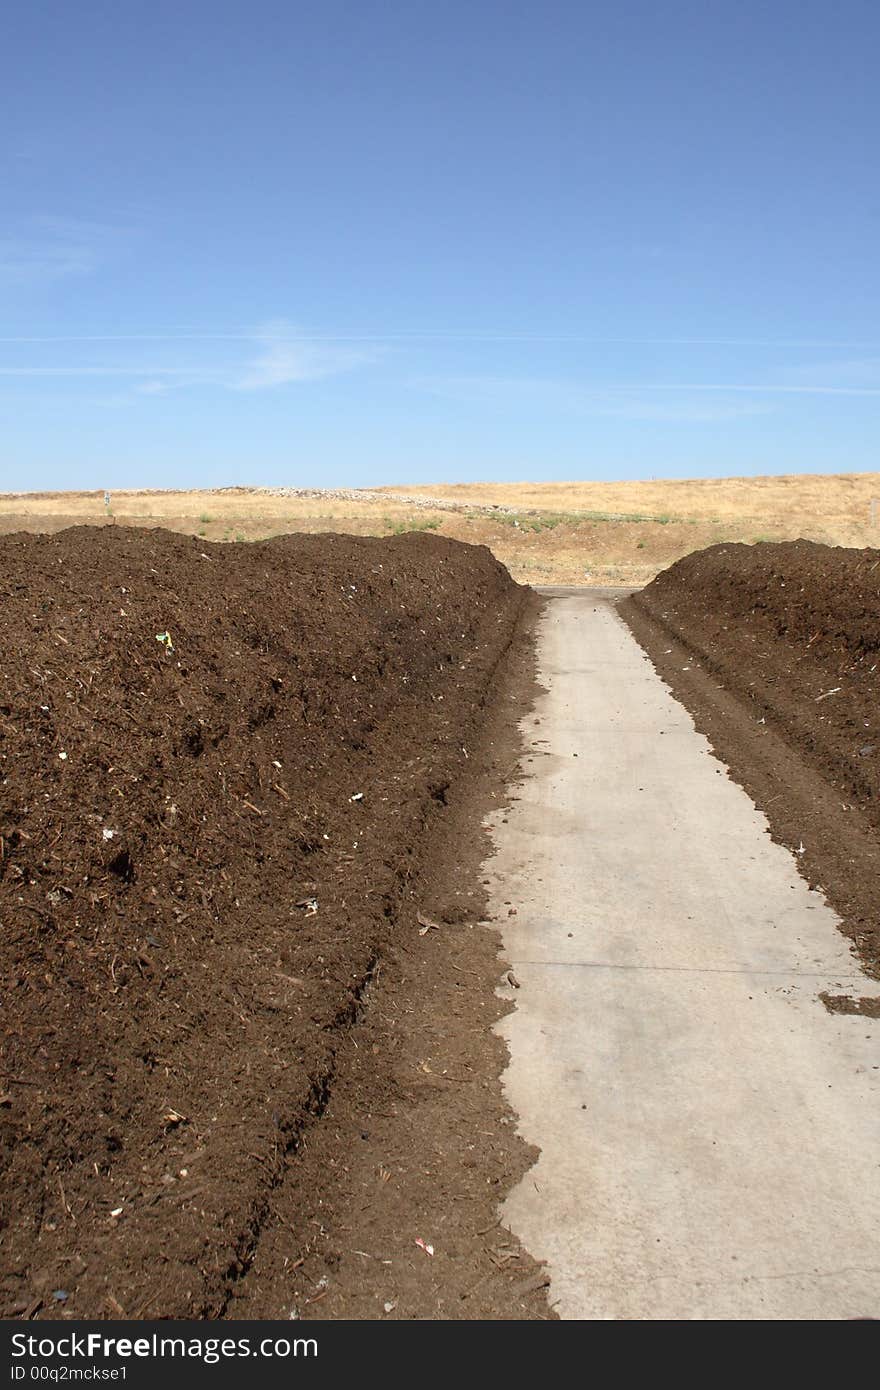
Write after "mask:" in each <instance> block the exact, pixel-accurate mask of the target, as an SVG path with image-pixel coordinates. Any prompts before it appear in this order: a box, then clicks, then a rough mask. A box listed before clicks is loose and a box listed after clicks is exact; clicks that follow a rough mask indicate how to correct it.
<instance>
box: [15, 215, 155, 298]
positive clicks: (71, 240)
mask: <svg viewBox="0 0 880 1390" xmlns="http://www.w3.org/2000/svg"><path fill="white" fill-rule="evenodd" d="M131 235H132V233H131V229H130V228H126V227H121V226H111V225H109V224H105V223H102V222H89V221H84V220H82V219H78V218H69V217H34V218H30V219H29V220H28V221H27V222H26V223H24V224H20V226H19V228H18V230H17V231H16V233H15V234H14V235H7V236H5V237H2V238H0V286H2V287H3V288H5V289H10V290H12V289H16V288H21V289H27V288H30V287H33V286H36V285H43V284H47V283H50V282H51V281H53V280H63V279H67V278H68V277H70V276H81V275H90V274H92V273H93V272H94V271H95V270H97V269H98V267H99V265H100V264H101V262H102V261H104V260H106V259H107V257H108V256H110V255H111V254H112V252H113V251H114V250H115V249H116V248H117V247H118V246H119V245H121V244H122V243H123V242H124V241H125V240H127V239H128V238H130V236H131Z"/></svg>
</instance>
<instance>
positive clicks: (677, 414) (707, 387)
mask: <svg viewBox="0 0 880 1390" xmlns="http://www.w3.org/2000/svg"><path fill="white" fill-rule="evenodd" d="M411 384H413V385H415V386H417V387H420V388H422V389H425V390H428V391H430V392H432V394H435V395H440V396H445V397H448V398H452V399H456V400H464V401H470V402H474V403H477V404H487V405H492V404H495V405H499V406H504V408H505V409H507V408H516V407H517V406H518V405H519V406H522V405H524V404H529V403H531V404H533V405H538V406H540V407H542V408H546V409H560V410H566V411H574V412H577V413H579V414H591V415H614V416H618V417H621V418H622V417H629V418H632V419H643V420H647V419H655V420H681V421H686V420H693V421H694V422H699V421H712V420H731V419H735V418H737V417H740V416H746V415H763V414H767V413H768V411H770V410H771V409H772V405H771V404H769V403H768V401H767V397H771V396H775V395H779V396H786V395H798V396H801V395H805V396H826V395H831V396H868V397H871V396H880V383H878V386H877V387H869V386H858V385H851V386H850V385H847V386H843V385H840V386H838V385H834V384H825V383H815V382H813V383H810V384H791V383H785V382H783V383H779V384H773V383H769V384H768V383H743V382H723V381H716V382H656V381H614V382H596V383H591V382H576V381H570V380H566V381H559V380H552V379H545V378H523V377H503V376H481V375H473V376H461V377H423V378H420V379H418V380H416V381H415V382H413V383H411ZM666 397H668V398H669V399H668V400H667V399H664V398H666ZM725 397H734V398H738V397H744V398H748V399H742V400H739V399H735V400H729V399H728V400H725ZM713 398H714V399H713Z"/></svg>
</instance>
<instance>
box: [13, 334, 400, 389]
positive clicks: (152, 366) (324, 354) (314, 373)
mask: <svg viewBox="0 0 880 1390" xmlns="http://www.w3.org/2000/svg"><path fill="white" fill-rule="evenodd" d="M180 336H181V337H185V336H186V335H180ZM201 336H202V335H192V337H193V338H199V337H201ZM205 337H206V338H213V339H215V340H216V341H219V342H224V343H226V342H247V343H250V344H252V346H253V352H252V354H250V355H243V360H238V361H232V362H228V363H224V362H218V363H211V362H207V361H205V360H201V361H199V362H198V363H191V364H189V365H186V364H170V363H165V364H163V363H162V362H161V361H158V362H157V361H156V360H151V361H149V362H148V363H146V364H144V363H132V364H126V363H124V362H114V363H100V364H93V363H77V362H68V363H64V364H62V365H55V364H51V365H37V364H34V365H27V366H24V365H21V364H19V363H14V364H8V365H3V364H0V377H33V378H48V379H52V378H58V377H83V378H86V379H88V378H100V377H105V378H108V379H111V380H112V379H116V380H119V379H120V378H122V379H124V378H130V379H132V381H133V382H134V383H136V384H134V385H133V386H132V388H131V389H132V390H133V391H134V392H135V393H136V394H137V395H142V396H160V395H164V394H166V393H167V392H169V391H172V390H180V389H184V388H188V387H189V388H191V387H204V386H214V387H219V388H221V389H225V390H230V391H244V392H248V391H265V390H271V389H273V388H278V387H284V386H290V385H296V384H298V383H303V382H309V381H318V380H320V379H321V378H324V377H332V376H338V375H340V374H341V373H344V372H351V371H354V370H356V369H357V368H359V367H364V366H368V365H370V364H371V363H374V362H376V361H378V360H379V358H380V357H381V356H382V355H383V353H384V349H383V348H382V347H380V346H379V345H377V344H371V345H370V346H368V347H363V346H359V347H354V346H351V345H350V344H347V343H346V344H343V343H338V342H335V341H324V340H316V339H310V338H307V337H301V336H300V335H298V334H297V330H296V328H295V326H294V325H292V324H290V323H288V322H287V321H286V320H277V321H274V322H272V323H268V324H263V325H261V326H260V327H258V328H256V329H253V330H252V331H251V332H250V333H241V334H216V335H205ZM0 341H4V340H2V339H0ZM5 341H7V342H9V341H10V340H9V339H7V340H5ZM34 341H37V340H34ZM52 341H55V340H52ZM57 341H68V342H74V341H83V342H86V341H96V339H82V340H77V339H58V340H57ZM105 341H125V342H131V343H143V342H150V343H156V342H162V341H171V339H170V338H168V339H163V337H162V335H160V334H144V335H119V336H118V338H116V339H113V338H110V339H106V340H105ZM157 355H158V354H157Z"/></svg>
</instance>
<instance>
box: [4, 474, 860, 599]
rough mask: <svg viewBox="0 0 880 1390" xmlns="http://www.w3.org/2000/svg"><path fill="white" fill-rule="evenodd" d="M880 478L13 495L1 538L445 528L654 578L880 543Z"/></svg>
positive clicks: (532, 559)
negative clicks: (771, 549) (151, 531)
mask: <svg viewBox="0 0 880 1390" xmlns="http://www.w3.org/2000/svg"><path fill="white" fill-rule="evenodd" d="M874 499H880V474H878V473H839V474H829V475H824V476H817V475H811V474H792V475H789V476H786V477H766V478H721V479H710V480H694V481H691V480H681V481H678V480H676V481H662V480H657V481H651V482H624V483H450V484H438V485H434V486H422V485H419V486H413V487H411V488H406V487H393V488H391V487H389V488H374V489H369V490H366V489H330V490H319V489H315V490H308V491H304V490H297V489H293V488H291V489H280V488H276V489H261V488H222V489H211V490H204V491H189V492H183V491H181V492H158V491H157V492H153V491H129V492H114V493H113V494H112V495H111V499H110V506H109V508H108V507H107V506H105V503H104V494H103V492H52V493H3V494H0V532H8V531H19V530H25V531H58V530H61V529H62V528H63V527H65V526H76V525H83V524H87V525H97V526H115V525H126V526H166V527H169V528H170V529H171V530H174V531H182V532H185V533H188V534H193V535H198V536H203V537H204V538H205V539H206V540H212V541H250V540H258V539H260V538H263V537H266V536H273V535H279V534H282V533H284V532H289V531H308V532H320V531H343V532H348V533H350V534H353V535H359V536H382V535H390V534H392V533H394V532H397V531H402V530H432V531H437V532H439V533H440V534H442V535H445V536H452V537H455V538H456V539H458V540H464V541H471V542H473V543H474V544H478V545H488V546H489V547H490V549H491V550H492V551H493V552H494V554H495V555H497V556H498V558H499V559H500V560H502V561H503V562H504V564H505V565H507V567H508V569H509V570H510V572H511V574H513V576H514V578H516V579H519V580H522V581H524V582H527V583H533V584H620V585H642V584H645V583H647V582H648V580H650V579H651V578H653V576H654V575H655V574H657V573H658V571H659V570H661V569H665V568H666V566H667V565H670V564H671V563H672V562H673V561H674V560H677V559H679V558H680V557H681V556H682V555H686V554H688V552H690V551H692V550H699V549H702V548H703V547H704V546H707V545H714V544H715V543H716V542H718V541H745V542H748V543H750V544H751V543H755V542H758V541H765V540H774V541H776V540H791V539H794V538H796V537H798V536H802V537H805V538H807V539H809V540H817V541H825V542H827V543H828V544H831V545H846V546H865V545H877V544H878V542H880V525H878V518H877V517H874V516H872V512H880V506H875V507H873V508H872V505H871V504H872V502H873V501H874Z"/></svg>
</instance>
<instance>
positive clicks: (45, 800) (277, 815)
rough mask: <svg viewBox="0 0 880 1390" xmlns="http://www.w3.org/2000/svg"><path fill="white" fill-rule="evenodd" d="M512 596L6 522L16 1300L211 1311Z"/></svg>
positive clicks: (2, 566)
mask: <svg viewBox="0 0 880 1390" xmlns="http://www.w3.org/2000/svg"><path fill="white" fill-rule="evenodd" d="M526 592H527V591H525V590H523V589H521V588H520V587H519V586H517V585H516V584H514V583H513V581H512V580H511V579H510V577H509V575H508V574H507V571H506V570H505V569H504V568H503V567H502V566H501V565H500V564H498V563H497V562H496V561H495V560H494V559H493V558H492V556H491V554H490V553H489V551H488V550H487V549H485V548H483V547H471V546H465V545H461V544H458V543H456V542H454V541H446V540H443V539H441V538H438V537H434V536H426V535H411V534H410V535H404V536H400V537H394V538H391V539H388V540H382V541H375V540H361V539H357V538H352V537H343V536H321V537H311V536H286V537H283V538H278V539H276V540H272V541H267V542H263V543H259V544H251V545H210V544H206V543H205V542H202V541H198V540H192V539H187V538H184V537H180V536H177V535H172V534H170V533H168V532H164V531H160V530H155V531H143V530H129V529H125V528H122V527H119V528H86V527H80V528H75V529H72V530H68V531H65V532H62V533H59V534H56V535H54V536H30V535H21V534H19V535H13V536H5V537H3V538H2V539H0V634H2V656H0V923H2V937H0V951H2V956H0V987H2V1000H3V1013H2V1025H0V1028H2V1032H0V1042H2V1058H0V1135H2V1150H3V1178H2V1194H0V1195H2V1208H0V1221H2V1228H0V1242H2V1243H0V1252H2V1260H0V1264H2V1277H0V1315H2V1316H7V1317H9V1316H19V1317H21V1316H24V1317H28V1316H46V1315H47V1314H48V1315H49V1316H57V1315H59V1313H60V1312H63V1313H65V1314H67V1315H71V1314H72V1315H73V1316H76V1317H89V1316H107V1315H109V1316H114V1315H116V1316H122V1315H124V1314H125V1315H128V1316H149V1317H156V1316H171V1317H175V1316H176V1317H184V1316H186V1317H218V1316H223V1315H224V1313H225V1312H226V1310H227V1307H228V1304H229V1300H230V1297H231V1295H232V1290H233V1288H234V1287H235V1285H236V1284H237V1283H238V1282H239V1281H240V1280H241V1279H242V1278H243V1277H244V1276H245V1275H246V1273H247V1271H248V1269H249V1267H250V1265H251V1263H252V1261H253V1258H254V1251H255V1249H256V1247H257V1244H258V1242H259V1237H260V1233H261V1230H262V1227H263V1225H264V1223H265V1221H266V1219H267V1213H268V1212H269V1210H270V1206H271V1201H272V1196H273V1193H274V1192H275V1191H276V1189H277V1188H278V1185H279V1183H280V1181H281V1177H282V1174H283V1170H284V1166H285V1163H286V1162H287V1161H288V1159H289V1157H290V1155H291V1154H293V1153H295V1152H296V1149H297V1146H298V1144H299V1141H300V1137H301V1135H302V1133H303V1131H304V1128H305V1127H306V1126H307V1125H308V1123H309V1121H310V1119H312V1118H313V1117H314V1116H316V1115H318V1114H321V1113H323V1110H324V1109H325V1108H326V1105H327V1098H328V1094H329V1090H330V1085H331V1082H332V1077H333V1073H334V1067H335V1059H336V1054H337V1051H338V1048H339V1046H340V1039H341V1038H343V1037H344V1036H345V1035H346V1032H347V1030H348V1028H349V1025H350V1024H351V1023H352V1021H353V1020H354V1019H355V1017H356V1014H357V1011H358V1003H359V1000H360V998H361V995H362V993H363V991H364V989H365V987H366V985H367V984H368V983H369V982H370V980H371V979H373V978H374V976H375V974H376V971H377V966H378V965H379V964H380V963H381V961H382V959H383V952H385V951H386V949H387V948H388V947H389V946H390V944H391V943H393V941H394V939H395V934H397V933H399V931H400V930H401V923H402V922H403V921H404V920H406V921H407V923H408V925H410V926H412V925H413V923H409V922H408V918H409V916H412V917H413V918H414V915H415V907H414V905H413V888H414V885H418V883H419V882H420V881H421V879H422V878H423V877H424V876H426V875H429V874H430V872H431V869H432V856H435V855H436V854H437V852H438V850H437V846H436V844H435V840H434V837H433V834H432V831H433V828H434V826H435V825H436V824H437V823H438V822H439V821H440V820H442V813H443V808H444V806H445V805H446V803H447V799H448V797H449V796H450V795H452V794H453V792H454V790H455V787H456V785H457V780H458V779H460V778H461V777H462V776H463V775H464V774H466V772H467V768H468V763H469V758H470V757H471V756H472V755H473V750H474V747H475V746H476V744H478V743H479V739H480V736H481V730H482V728H483V726H484V722H485V719H486V713H487V709H489V708H490V707H491V705H492V702H493V700H494V699H495V698H496V685H497V680H496V672H497V670H498V667H499V663H500V662H501V661H502V659H503V657H504V654H505V652H506V650H507V648H508V646H509V645H510V643H511V641H512V638H513V636H514V633H515V631H516V628H517V623H518V621H519V619H520V616H521V613H522V610H523V603H524V597H525V594H526ZM157 639H161V640H157ZM469 745H470V748H469Z"/></svg>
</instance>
